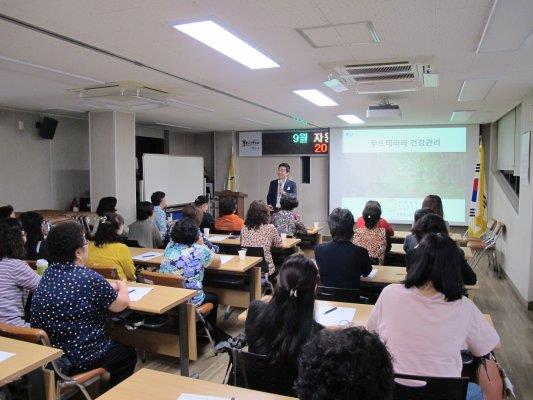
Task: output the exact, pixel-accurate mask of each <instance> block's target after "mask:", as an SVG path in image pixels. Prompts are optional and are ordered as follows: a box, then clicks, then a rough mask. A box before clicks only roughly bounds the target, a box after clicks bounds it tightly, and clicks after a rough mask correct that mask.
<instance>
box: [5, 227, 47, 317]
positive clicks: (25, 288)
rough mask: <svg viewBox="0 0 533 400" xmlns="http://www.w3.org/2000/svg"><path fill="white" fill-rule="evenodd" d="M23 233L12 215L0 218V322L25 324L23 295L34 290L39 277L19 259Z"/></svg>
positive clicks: (23, 237) (23, 241) (23, 255)
mask: <svg viewBox="0 0 533 400" xmlns="http://www.w3.org/2000/svg"><path fill="white" fill-rule="evenodd" d="M25 256H26V248H25V235H24V231H23V230H22V225H21V224H20V222H19V221H18V220H16V219H15V218H4V219H2V220H0V322H4V323H6V324H10V325H16V326H29V324H28V323H27V322H26V321H25V320H24V298H26V297H27V294H28V292H30V291H34V290H35V289H37V285H38V284H39V280H40V279H41V277H40V276H39V275H37V274H36V273H35V271H34V270H32V269H31V268H30V266H29V265H28V264H27V263H26V262H25V261H23V259H24V258H25Z"/></svg>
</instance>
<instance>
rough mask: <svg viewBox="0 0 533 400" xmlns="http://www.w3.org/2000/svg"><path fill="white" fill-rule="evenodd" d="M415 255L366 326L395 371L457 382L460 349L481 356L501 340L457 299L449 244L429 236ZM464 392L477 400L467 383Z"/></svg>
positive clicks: (458, 259)
mask: <svg viewBox="0 0 533 400" xmlns="http://www.w3.org/2000/svg"><path fill="white" fill-rule="evenodd" d="M426 217H427V216H426ZM424 218H425V217H424ZM418 250H419V251H420V256H419V257H417V259H416V261H415V263H414V265H413V267H412V269H411V270H410V271H409V273H408V274H407V278H406V280H405V283H404V284H392V285H388V286H386V287H385V289H383V291H382V292H381V295H380V296H379V298H378V301H377V303H376V305H375V306H374V309H373V310H372V313H371V314H370V318H369V320H368V324H367V327H368V329H369V330H373V331H375V332H376V333H377V334H379V336H380V337H381V339H382V340H383V341H384V342H385V343H387V348H388V349H389V351H390V352H391V355H392V358H393V364H394V371H395V372H397V373H401V374H412V375H423V376H437V377H438V376H442V377H460V376H461V370H462V367H463V363H462V360H461V350H463V349H465V348H467V349H468V350H470V351H471V352H472V354H473V355H474V356H478V357H481V356H484V355H486V354H488V353H490V352H491V351H492V350H494V349H495V348H496V347H497V346H498V345H499V342H500V338H499V336H498V334H497V333H496V331H495V330H494V328H493V327H492V326H491V325H490V324H489V323H487V321H486V320H485V318H484V316H483V314H482V313H481V312H480V311H479V309H478V308H477V307H476V306H475V304H474V303H473V302H472V301H471V300H469V299H467V298H466V297H463V296H462V293H463V291H464V285H463V281H462V278H461V263H462V256H461V254H460V252H459V250H458V248H457V246H456V245H455V243H454V242H453V240H452V239H450V238H449V237H448V236H446V235H442V234H435V233H430V234H428V235H426V236H425V237H424V239H423V240H422V241H421V242H420V244H419V245H418ZM468 389H469V390H468V395H467V399H474V398H478V397H475V396H476V394H479V391H480V389H479V386H477V385H475V384H469V388H468ZM481 398H482V397H481Z"/></svg>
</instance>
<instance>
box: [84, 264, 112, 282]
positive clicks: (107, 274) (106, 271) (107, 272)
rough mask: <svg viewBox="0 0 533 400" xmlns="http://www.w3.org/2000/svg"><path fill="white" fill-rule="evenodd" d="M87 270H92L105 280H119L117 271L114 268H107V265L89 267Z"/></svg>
mask: <svg viewBox="0 0 533 400" xmlns="http://www.w3.org/2000/svg"><path fill="white" fill-rule="evenodd" d="M87 268H89V269H92V270H93V271H94V272H98V273H99V274H100V275H102V276H103V277H104V278H106V279H119V276H118V271H117V268H116V267H112V266H107V265H98V266H95V265H91V266H87Z"/></svg>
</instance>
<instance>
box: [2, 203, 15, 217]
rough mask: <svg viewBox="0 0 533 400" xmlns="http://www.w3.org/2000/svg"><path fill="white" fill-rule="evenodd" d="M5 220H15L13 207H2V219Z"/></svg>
mask: <svg viewBox="0 0 533 400" xmlns="http://www.w3.org/2000/svg"><path fill="white" fill-rule="evenodd" d="M4 218H15V211H14V210H13V206H11V205H9V204H8V205H7V206H3V207H0V219H4Z"/></svg>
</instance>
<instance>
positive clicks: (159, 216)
mask: <svg viewBox="0 0 533 400" xmlns="http://www.w3.org/2000/svg"><path fill="white" fill-rule="evenodd" d="M150 200H151V201H152V205H153V206H154V223H155V226H156V227H157V230H158V231H159V233H160V234H161V236H163V235H164V234H165V233H166V231H167V213H166V212H165V208H167V199H166V194H165V192H161V191H157V192H154V193H152V197H151V198H150Z"/></svg>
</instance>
